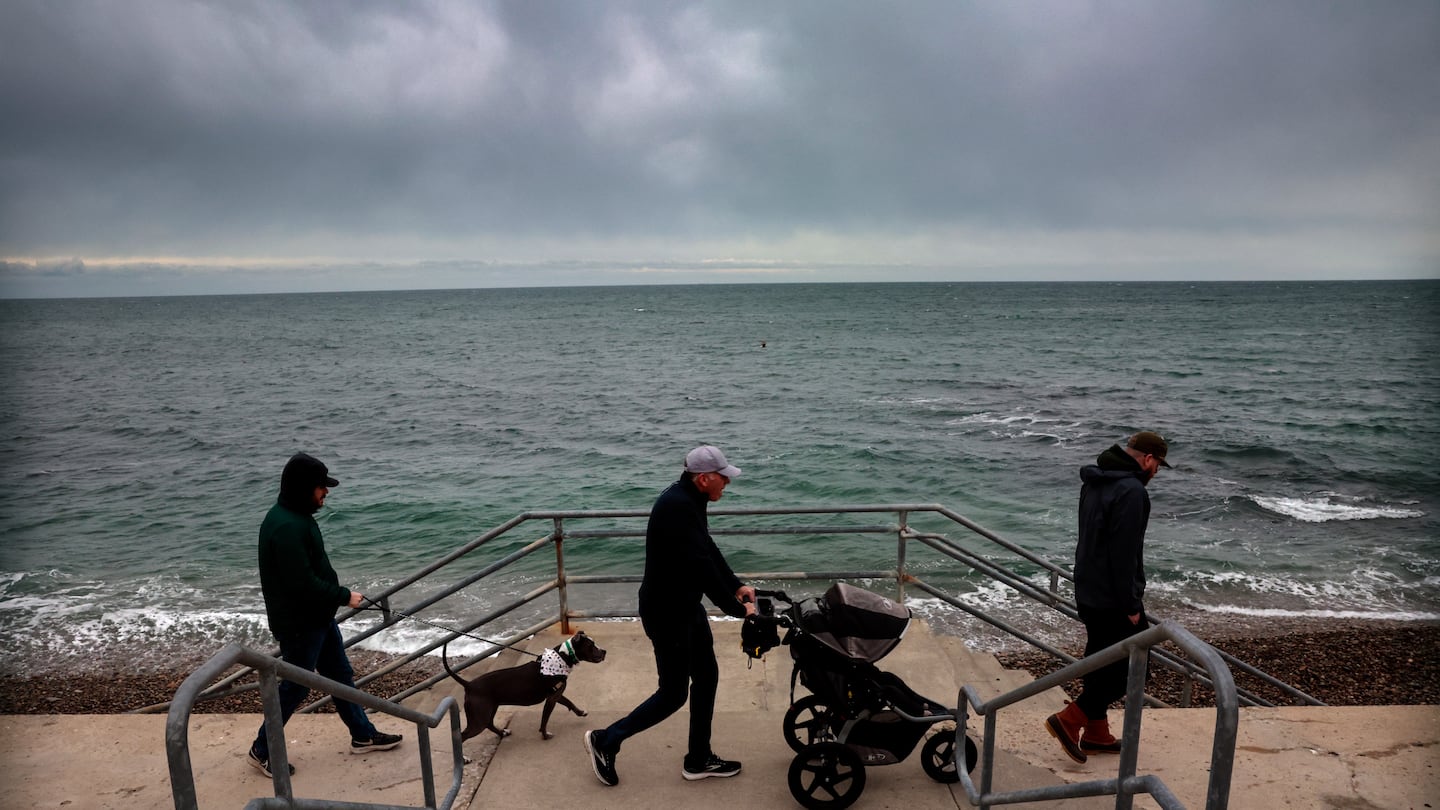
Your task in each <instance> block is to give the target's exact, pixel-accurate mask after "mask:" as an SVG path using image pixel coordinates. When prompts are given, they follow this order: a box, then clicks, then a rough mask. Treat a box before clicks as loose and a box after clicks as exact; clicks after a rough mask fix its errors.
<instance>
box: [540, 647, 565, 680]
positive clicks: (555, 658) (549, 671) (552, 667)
mask: <svg viewBox="0 0 1440 810" xmlns="http://www.w3.org/2000/svg"><path fill="white" fill-rule="evenodd" d="M540 674H541V675H564V676H567V677H568V676H569V675H570V665H569V664H567V663H565V659H564V658H561V657H560V653H557V652H555V650H554V649H553V648H548V647H547V648H546V649H545V652H543V653H540Z"/></svg>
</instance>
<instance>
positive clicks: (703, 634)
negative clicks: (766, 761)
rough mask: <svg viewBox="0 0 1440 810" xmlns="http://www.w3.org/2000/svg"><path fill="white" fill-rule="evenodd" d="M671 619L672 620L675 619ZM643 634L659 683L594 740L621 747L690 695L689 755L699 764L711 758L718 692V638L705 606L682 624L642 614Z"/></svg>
mask: <svg viewBox="0 0 1440 810" xmlns="http://www.w3.org/2000/svg"><path fill="white" fill-rule="evenodd" d="M672 621H673V620H672ZM641 622H642V623H643V624H644V626H645V635H647V636H649V637H650V643H651V645H652V646H654V648H655V671H656V674H657V675H658V676H659V687H658V688H657V689H656V690H655V693H654V694H653V695H651V696H650V697H648V698H646V699H645V702H644V703H641V704H640V705H639V706H636V707H635V709H634V711H632V712H630V714H629V715H627V716H625V717H622V718H620V719H619V720H617V721H615V722H614V723H613V724H611V726H610V727H609V728H607V729H605V730H604V731H602V732H601V733H600V734H599V735H597V739H596V740H595V743H596V744H597V745H599V746H600V747H601V748H602V749H604V750H606V751H619V750H620V744H621V743H622V742H624V741H625V740H626V739H627V738H629V737H633V736H634V735H636V734H639V733H640V732H642V731H644V730H646V729H648V728H651V727H652V726H655V725H656V724H658V723H660V721H662V720H664V719H665V718H667V717H669V716H670V715H672V714H674V713H675V712H677V711H679V710H680V707H682V706H684V705H685V698H686V696H687V694H688V696H689V698H690V743H689V745H690V750H689V752H688V754H687V755H686V757H685V759H686V761H687V762H689V763H694V764H700V763H703V762H704V761H705V759H706V758H707V757H709V756H710V754H711V751H710V726H711V721H712V719H713V717H714V714H715V692H716V690H717V689H718V688H719V685H720V665H719V664H718V663H716V661H715V639H714V637H713V636H712V635H711V634H710V621H709V619H707V618H706V617H705V613H704V611H703V610H696V612H695V616H694V617H693V618H692V619H690V620H689V621H687V622H685V623H683V624H680V625H678V626H676V625H674V624H672V623H671V622H666V623H665V626H659V624H658V623H652V622H651V621H648V620H646V619H645V618H644V617H643V616H642V617H641Z"/></svg>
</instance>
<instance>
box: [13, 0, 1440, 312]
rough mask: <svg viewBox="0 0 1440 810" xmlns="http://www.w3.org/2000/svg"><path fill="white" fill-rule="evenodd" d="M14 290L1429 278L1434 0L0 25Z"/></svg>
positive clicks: (1436, 32) (351, 9)
mask: <svg viewBox="0 0 1440 810" xmlns="http://www.w3.org/2000/svg"><path fill="white" fill-rule="evenodd" d="M0 259H3V262H4V263H3V264H0V297H16V296H33V295H66V296H70V295H120V294H133V295H152V294H165V293H205V292H266V291H291V290H340V289H412V288H446V287H477V286H545V285H556V284H566V285H569V284H635V283H690V282H751V281H852V280H896V281H913V280H957V281H962V280H1006V279H1036V280H1043V279H1075V280H1080V279H1137V280H1139V279H1154V280H1167V279H1236V278H1274V279H1327V278H1436V277H1440V3H1436V2H1433V0H1413V1H1410V0H1406V1H1403V2H1402V1H1400V0H1396V1H1394V2H1391V1H1389V0H1376V1H1375V2H1321V0H1300V1H1299V2H1288V1H1286V0H1264V1H1263V2H1253V0H1236V2H1183V3H1180V2H1163V3H1160V2H1155V3H1150V2H1130V1H1129V0H1126V2H1082V1H1081V0H1065V1H1064V2H1061V1H1059V0H1056V1H1055V2H1008V1H1007V2H956V0H939V1H938V2H904V3H880V2H868V3H860V2H835V1H833V0H825V1H823V2H822V1H821V0H815V2H774V1H773V0H766V1H765V2H734V1H733V0H731V1H727V2H714V3H706V2H700V3H693V2H692V3H685V2H646V3H640V2H520V1H519V0H517V1H516V2H511V3H488V2H484V3H482V2H396V1H395V0H383V1H381V0H376V2H353V1H352V0H345V1H344V2H341V1H340V0H333V1H331V2H323V1H315V2H293V3H287V2H248V1H246V0H214V2H198V1H195V0H191V1H183V0H134V1H133V2H114V1H113V0H4V2H3V3H0Z"/></svg>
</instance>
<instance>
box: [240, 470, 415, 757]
mask: <svg viewBox="0 0 1440 810" xmlns="http://www.w3.org/2000/svg"><path fill="white" fill-rule="evenodd" d="M339 483H340V482H339V481H337V480H335V479H334V478H331V477H330V470H329V469H328V468H327V467H326V466H325V465H324V464H323V463H321V462H320V460H319V459H316V458H314V457H313V456H310V455H307V454H305V453H296V454H295V455H294V456H292V457H291V458H290V460H289V461H288V462H286V464H285V470H284V472H282V473H281V474H280V497H279V498H278V499H277V500H276V502H275V505H274V506H272V507H270V511H269V512H268V513H266V515H265V520H264V522H262V523H261V524H260V590H261V592H262V593H263V594H264V596H265V617H266V619H267V621H268V623H269V625H270V632H271V633H273V634H274V635H275V640H276V641H278V642H279V643H280V657H281V658H283V659H284V660H285V661H286V662H287V663H290V664H294V665H295V666H297V667H301V668H303V669H308V670H311V671H312V672H317V673H319V674H320V675H323V676H324V677H326V678H329V679H331V680H333V681H338V682H340V683H342V684H344V685H346V686H351V687H353V686H354V685H355V671H354V669H352V668H351V666H350V659H349V657H348V656H346V655H345V640H344V638H342V637H341V635H340V627H339V625H337V624H336V623H335V612H336V611H337V610H339V609H340V608H341V607H342V606H349V607H352V608H358V607H360V604H361V602H362V600H363V599H364V598H365V597H364V596H363V595H362V594H361V593H360V592H358V591H352V590H350V589H349V588H346V587H344V586H342V585H341V584H340V578H339V576H337V575H336V573H335V569H334V568H333V567H332V566H331V565H330V558H329V556H328V555H327V554H326V553H325V539H324V538H323V537H322V536H321V534H320V525H319V524H318V523H316V522H315V517H314V515H315V513H316V512H318V511H320V507H322V506H324V505H325V496H326V495H328V494H329V493H330V487H333V486H335V485H337V484H339ZM309 692H310V689H309V687H306V686H301V685H300V684H298V683H294V682H292V681H285V680H282V681H281V682H280V717H281V723H286V722H289V720H290V715H292V714H294V713H295V710H296V709H297V708H299V706H300V704H301V703H302V702H303V701H304V700H305V696H306V695H307V694H309ZM335 711H336V713H338V714H339V715H340V719H341V720H342V721H344V723H345V726H346V727H347V728H348V729H349V730H350V753H352V754H362V753H366V752H369V751H388V750H390V749H392V748H394V747H395V746H397V745H399V744H400V740H401V737H400V735H398V734H385V733H383V732H380V731H378V730H376V728H375V726H374V725H373V724H372V723H371V722H370V718H369V717H367V716H366V715H365V711H364V709H361V708H360V707H359V706H356V705H355V704H354V703H350V702H348V701H344V700H339V699H338V698H337V699H336V700H335ZM247 758H248V760H249V762H250V764H251V765H252V766H253V767H254V768H255V769H256V770H258V771H260V772H261V773H263V774H265V775H266V776H272V773H271V771H270V744H269V739H268V738H267V736H266V734H265V724H264V723H261V724H260V731H259V733H258V734H256V736H255V742H254V744H253V745H251V746H250V753H249V755H248V757H247ZM290 772H291V773H292V774H293V773H294V772H295V768H294V766H293V765H292V766H291V767H290Z"/></svg>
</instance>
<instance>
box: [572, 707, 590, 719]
mask: <svg viewBox="0 0 1440 810" xmlns="http://www.w3.org/2000/svg"><path fill="white" fill-rule="evenodd" d="M575 716H576V717H589V716H590V713H589V712H587V711H585V710H584V709H576V710H575Z"/></svg>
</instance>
